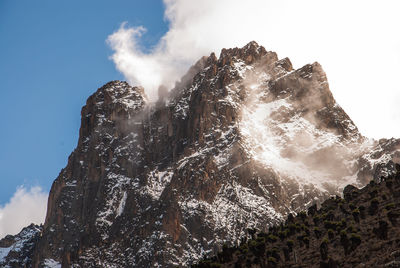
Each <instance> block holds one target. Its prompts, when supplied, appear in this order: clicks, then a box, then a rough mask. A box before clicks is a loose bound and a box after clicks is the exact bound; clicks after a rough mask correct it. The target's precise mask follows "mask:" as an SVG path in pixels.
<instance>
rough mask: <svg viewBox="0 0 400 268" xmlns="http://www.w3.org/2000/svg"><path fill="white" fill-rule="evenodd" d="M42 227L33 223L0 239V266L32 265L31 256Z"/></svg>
mask: <svg viewBox="0 0 400 268" xmlns="http://www.w3.org/2000/svg"><path fill="white" fill-rule="evenodd" d="M42 230H43V228H42V226H38V225H35V224H31V225H29V226H28V227H25V228H24V229H22V231H21V232H20V233H19V234H17V235H7V236H6V237H4V238H3V239H1V240H0V267H32V257H33V252H34V249H35V247H36V245H37V242H38V241H39V239H40V235H41V232H42Z"/></svg>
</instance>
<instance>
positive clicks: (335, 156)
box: [0, 42, 400, 267]
mask: <svg viewBox="0 0 400 268" xmlns="http://www.w3.org/2000/svg"><path fill="white" fill-rule="evenodd" d="M159 92H160V94H159V95H160V97H159V100H158V101H157V102H156V103H150V102H149V101H148V100H147V97H146V95H145V91H144V89H143V88H141V87H132V86H130V85H129V84H128V83H126V82H120V81H112V82H109V83H108V84H106V85H104V86H103V87H101V88H100V89H98V90H97V92H95V93H94V94H93V95H92V96H90V97H89V99H88V100H87V103H86V105H85V106H84V107H83V109H82V121H81V128H80V133H79V140H78V145H77V147H76V149H75V150H74V151H73V152H72V154H71V155H70V157H69V159H68V164H67V166H66V167H65V168H64V169H63V170H61V172H60V174H59V176H58V177H57V178H56V180H55V181H54V183H53V185H52V188H51V191H50V196H49V201H48V210H47V216H46V220H45V223H44V225H43V228H40V229H37V230H38V231H37V232H33V233H32V234H33V236H35V237H36V234H39V235H38V236H37V239H36V238H35V239H34V240H29V241H34V242H33V245H32V246H31V247H29V249H30V251H29V252H27V253H26V254H25V255H24V256H27V259H28V260H27V261H26V262H25V263H26V264H27V266H28V267H31V266H32V267H60V266H61V267H174V266H189V265H191V264H193V263H196V262H198V260H200V259H201V258H202V257H204V256H211V255H213V254H215V253H216V252H218V250H220V249H221V248H222V245H223V244H225V243H230V244H239V243H240V241H241V239H242V238H243V237H244V236H246V235H248V232H247V230H248V229H255V230H259V231H265V230H267V229H268V227H269V226H271V225H274V224H277V223H279V222H281V221H282V220H283V219H284V218H285V216H287V215H288V214H289V213H294V212H298V211H300V210H302V209H304V208H307V207H309V206H311V205H313V204H320V203H321V202H322V201H324V200H326V199H327V198H329V197H330V196H331V195H335V194H339V193H340V191H341V190H342V189H343V188H344V187H345V186H346V185H347V184H353V185H355V186H359V187H361V186H364V185H366V184H367V183H368V182H369V181H370V180H371V179H375V180H376V181H379V180H380V178H381V177H384V176H386V175H388V174H391V173H393V172H394V171H393V170H394V169H393V165H394V164H393V162H389V161H391V160H392V161H395V162H396V161H398V160H399V159H400V151H399V150H400V140H396V139H382V140H379V141H375V140H371V139H368V138H366V137H364V136H363V135H362V134H360V133H359V131H358V129H357V127H356V126H355V125H354V123H353V121H352V120H351V119H350V118H349V116H348V115H347V114H346V113H345V112H344V111H343V109H342V108H341V107H340V106H339V104H337V103H336V101H335V99H334V98H333V96H332V93H331V92H330V90H329V85H328V81H327V77H326V75H325V72H324V71H323V69H322V67H321V66H320V64H318V63H313V64H308V65H306V66H304V67H302V68H300V69H297V70H295V69H293V67H292V64H291V62H290V60H289V59H287V58H284V59H279V58H278V56H277V54H276V53H274V52H270V51H267V50H266V49H265V48H264V47H262V46H259V45H258V44H257V43H255V42H250V43H249V44H247V45H246V46H244V47H243V48H233V49H223V50H222V51H221V53H220V56H219V58H217V57H216V55H215V54H214V53H213V54H211V55H210V56H208V57H203V58H201V59H200V60H199V61H198V62H197V63H196V64H194V65H193V66H192V67H191V68H190V69H189V71H188V73H187V74H186V75H185V76H183V77H182V79H181V81H179V82H177V83H176V86H175V87H174V88H173V89H171V90H169V91H168V90H165V88H164V87H160V91H159ZM384 163H389V164H388V165H386V164H384ZM390 163H392V164H390ZM10 243H11V242H10ZM10 243H8V244H7V245H6V246H9V245H11V244H10ZM29 243H31V242H29ZM2 245H3V244H1V243H0V252H1V253H0V263H3V264H4V266H7V265H8V266H10V267H13V266H12V263H11V262H10V261H9V260H11V258H10V257H9V256H10V254H11V251H10V252H8V251H7V248H9V247H2ZM4 245H5V244H4ZM21 267H23V266H21Z"/></svg>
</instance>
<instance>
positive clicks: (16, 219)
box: [0, 186, 48, 238]
mask: <svg viewBox="0 0 400 268" xmlns="http://www.w3.org/2000/svg"><path fill="white" fill-rule="evenodd" d="M47 197H48V194H47V193H45V192H43V190H42V188H40V187H32V188H30V189H29V190H27V189H26V188H25V187H23V186H20V187H18V188H17V190H16V192H15V193H14V195H13V196H12V197H11V199H10V201H9V202H8V203H7V204H5V205H4V206H0V238H2V237H4V236H6V235H8V234H12V235H14V234H17V233H19V232H20V231H21V229H22V228H23V227H25V226H28V225H29V224H31V223H36V224H40V223H43V222H44V219H45V216H46V208H47Z"/></svg>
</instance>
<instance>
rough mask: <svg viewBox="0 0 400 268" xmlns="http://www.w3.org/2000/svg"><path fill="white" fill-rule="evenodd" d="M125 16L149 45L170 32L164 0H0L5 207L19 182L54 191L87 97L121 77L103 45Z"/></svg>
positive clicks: (1, 190)
mask: <svg viewBox="0 0 400 268" xmlns="http://www.w3.org/2000/svg"><path fill="white" fill-rule="evenodd" d="M124 21H127V22H128V24H129V25H131V26H135V25H145V26H146V28H147V29H148V34H146V35H145V36H144V38H143V39H142V45H143V46H144V47H151V46H152V45H153V44H155V43H156V42H157V41H158V39H159V38H160V37H161V36H162V35H163V34H164V33H165V32H166V31H167V25H166V23H165V21H164V20H163V4H162V1H156V0H147V1H139V0H130V1H128V0H115V1H99V0H96V1H86V0H85V1H75V0H74V1H54V0H41V1H31V0H25V1H23V0H18V1H14V0H2V1H0V83H1V84H0V96H1V97H0V114H1V115H2V119H1V127H0V148H1V149H0V180H1V187H0V205H1V204H4V203H6V202H7V201H8V200H9V199H10V197H11V196H12V195H13V194H14V192H15V191H16V188H17V187H18V186H20V185H25V186H26V187H30V186H35V185H40V186H41V187H42V188H43V189H44V190H45V191H48V190H49V189H50V187H51V183H52V182H53V180H54V179H55V178H56V177H57V175H58V173H59V172H60V170H61V169H62V168H63V167H64V166H65V165H66V163H67V159H68V156H69V154H70V153H71V152H72V151H73V149H74V148H75V146H76V144H77V139H78V133H79V126H80V110H81V108H82V106H83V105H84V104H85V102H86V99H87V98H88V97H89V96H90V95H91V94H92V93H93V92H95V90H96V89H97V88H98V87H100V86H102V85H103V84H105V83H106V82H108V81H110V80H116V79H118V80H123V79H124V77H123V76H122V75H121V74H120V73H119V72H118V71H117V70H116V69H115V66H114V63H113V62H112V61H111V60H110V59H109V56H110V55H111V54H112V51H111V49H110V48H109V46H108V45H107V44H106V42H105V40H106V39H107V36H108V35H110V34H111V33H112V32H114V31H115V30H117V29H118V28H119V27H120V24H121V23H122V22H124Z"/></svg>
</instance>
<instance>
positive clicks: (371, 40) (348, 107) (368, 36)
mask: <svg viewBox="0 0 400 268" xmlns="http://www.w3.org/2000/svg"><path fill="white" fill-rule="evenodd" d="M244 3H245V4H244ZM164 4H165V8H166V10H165V20H166V21H167V23H168V24H169V29H168V32H167V33H166V34H165V35H164V36H163V37H162V38H161V39H160V41H159V42H158V44H157V45H155V46H153V47H151V48H149V47H144V46H143V45H142V44H141V40H142V38H143V36H145V35H148V34H151V32H146V25H134V24H131V23H130V22H124V23H122V24H121V27H120V29H119V30H118V31H116V32H114V33H113V34H111V35H110V36H109V37H108V39H107V43H108V44H109V45H110V47H111V48H112V49H113V51H114V54H113V55H112V57H111V58H112V60H113V61H114V63H115V65H116V67H117V69H118V70H119V71H120V72H122V73H123V75H124V76H125V77H126V79H127V80H128V82H130V83H131V84H134V85H141V86H143V87H144V88H145V90H146V93H147V95H148V96H149V98H150V99H151V100H153V101H154V100H155V99H156V98H157V89H158V87H159V86H160V85H162V84H163V85H166V86H167V87H169V88H171V87H173V84H174V82H175V81H176V80H179V78H180V77H181V76H182V75H183V74H184V72H185V71H186V70H187V68H188V67H189V66H190V65H191V64H193V63H194V62H195V61H196V60H197V59H199V58H200V57H201V56H203V55H209V54H210V52H213V51H214V52H216V53H217V54H218V53H219V51H220V50H221V49H222V48H224V47H225V48H230V47H235V46H238V47H240V46H243V45H245V44H246V43H248V42H249V41H251V40H255V41H257V42H258V43H259V44H260V45H263V46H264V47H265V48H266V49H267V50H272V51H275V52H277V53H278V55H279V56H280V57H289V58H290V59H291V61H292V62H293V64H294V66H295V67H296V68H298V67H301V66H303V65H305V64H307V63H312V62H314V61H318V62H319V63H320V64H321V65H322V66H323V68H324V70H325V72H326V73H327V75H328V79H329V83H330V88H331V91H332V92H333V95H334V96H335V98H336V100H337V102H338V103H339V104H340V105H341V106H342V107H343V108H344V110H345V111H346V112H347V113H348V114H349V115H350V117H351V118H352V119H353V120H354V121H355V123H356V125H357V126H358V127H359V129H360V131H361V133H362V134H363V135H365V136H368V137H372V138H376V139H379V138H382V137H385V138H390V137H399V134H400V124H398V122H400V109H399V108H398V104H399V103H400V88H399V87H400V86H399V83H398V82H397V77H398V74H399V72H400V35H398V34H397V33H398V27H399V25H400V16H398V10H400V2H399V1H365V0H363V1H358V0H357V1H344V0H336V1H320V0H307V1H298V0H291V1H290V0H280V1H266V0H249V1H240V0H219V1H215V0H203V1H194V0H190V1H189V0H164Z"/></svg>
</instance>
